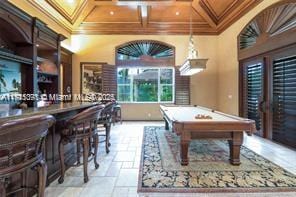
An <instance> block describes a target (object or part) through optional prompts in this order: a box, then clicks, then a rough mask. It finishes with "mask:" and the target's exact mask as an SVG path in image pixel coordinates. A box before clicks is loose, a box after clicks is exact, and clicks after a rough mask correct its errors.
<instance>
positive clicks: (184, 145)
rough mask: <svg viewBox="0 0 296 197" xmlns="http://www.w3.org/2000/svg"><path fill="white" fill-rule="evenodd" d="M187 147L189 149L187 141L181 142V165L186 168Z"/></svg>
mask: <svg viewBox="0 0 296 197" xmlns="http://www.w3.org/2000/svg"><path fill="white" fill-rule="evenodd" d="M188 147H189V141H181V152H180V154H181V155H180V156H181V165H182V166H187V165H188V163H189V160H188Z"/></svg>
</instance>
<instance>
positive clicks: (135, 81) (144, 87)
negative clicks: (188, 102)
mask: <svg viewBox="0 0 296 197" xmlns="http://www.w3.org/2000/svg"><path fill="white" fill-rule="evenodd" d="M174 78H175V73H174V69H173V68H169V67H163V68H155V67H149V68H146V67H145V68H144V67H142V68H141V67H137V68H134V67H133V68H128V67H122V68H118V69H117V95H118V101H119V102H132V103H143V102H148V103H157V102H167V103H173V102H174V99H175V98H174V95H175V92H174Z"/></svg>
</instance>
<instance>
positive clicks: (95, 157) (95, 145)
mask: <svg viewBox="0 0 296 197" xmlns="http://www.w3.org/2000/svg"><path fill="white" fill-rule="evenodd" d="M98 146H99V135H98V134H95V135H94V147H95V150H94V163H95V168H96V169H98V168H99V164H98V161H97V157H98V156H97V155H98Z"/></svg>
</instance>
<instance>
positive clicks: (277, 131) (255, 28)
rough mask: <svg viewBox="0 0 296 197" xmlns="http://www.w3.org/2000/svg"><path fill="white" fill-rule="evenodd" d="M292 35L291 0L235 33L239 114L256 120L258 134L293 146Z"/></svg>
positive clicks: (295, 74) (295, 69)
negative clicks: (238, 78)
mask: <svg viewBox="0 0 296 197" xmlns="http://www.w3.org/2000/svg"><path fill="white" fill-rule="evenodd" d="M287 13H288V14H287ZM295 37H296V3H295V1H294V2H293V1H281V2H279V3H277V4H274V5H272V6H270V7H268V8H267V9H265V10H263V11H262V12H261V13H259V14H258V15H257V16H256V17H255V18H253V19H252V20H251V21H250V23H249V24H248V25H247V26H246V27H245V28H244V29H243V30H242V32H241V33H240V34H239V36H238V49H239V50H238V57H239V61H240V80H239V81H240V115H241V116H244V117H247V118H250V119H254V120H255V121H256V126H257V130H258V133H257V134H258V135H260V136H263V137H266V138H269V139H272V140H274V141H277V142H280V143H283V144H286V145H289V146H293V147H295V142H296V133H295V129H296V123H295V122H296V121H295V120H296V107H295V106H296V105H295V104H296V94H295V92H296V40H295Z"/></svg>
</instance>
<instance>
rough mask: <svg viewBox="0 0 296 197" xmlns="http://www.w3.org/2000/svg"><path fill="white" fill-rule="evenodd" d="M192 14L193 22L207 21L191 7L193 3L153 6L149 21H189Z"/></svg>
mask: <svg viewBox="0 0 296 197" xmlns="http://www.w3.org/2000/svg"><path fill="white" fill-rule="evenodd" d="M190 13H191V14H190ZM190 15H192V22H205V20H204V19H203V18H202V17H201V16H200V15H199V14H198V13H197V12H196V11H195V10H194V9H193V8H192V7H191V5H187V6H186V5H181V6H157V5H155V6H151V9H150V12H149V21H150V22H170V23H172V22H176V23H178V22H181V23H189V22H190Z"/></svg>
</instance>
